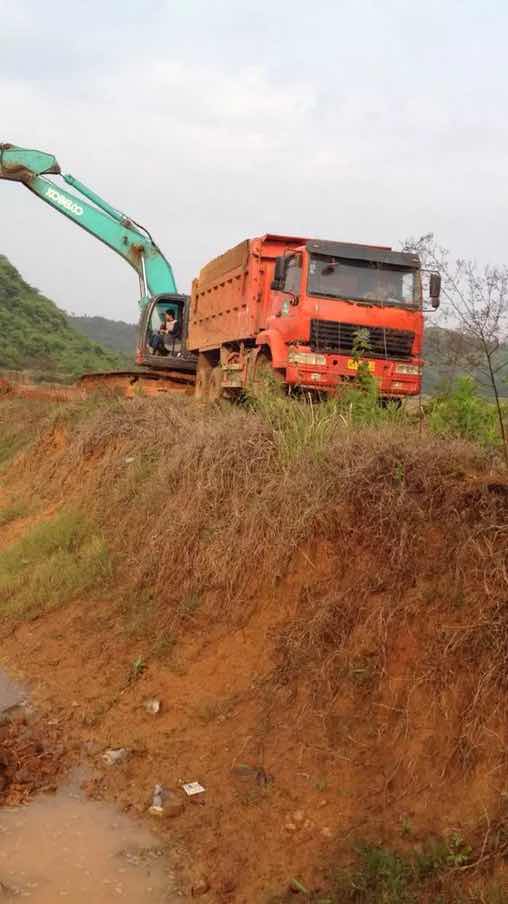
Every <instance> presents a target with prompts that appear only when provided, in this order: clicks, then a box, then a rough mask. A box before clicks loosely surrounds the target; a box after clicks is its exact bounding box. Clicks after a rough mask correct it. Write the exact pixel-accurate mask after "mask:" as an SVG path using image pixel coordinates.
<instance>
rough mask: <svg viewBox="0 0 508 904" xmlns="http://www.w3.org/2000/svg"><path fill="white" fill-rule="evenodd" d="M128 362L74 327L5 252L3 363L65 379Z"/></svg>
mask: <svg viewBox="0 0 508 904" xmlns="http://www.w3.org/2000/svg"><path fill="white" fill-rule="evenodd" d="M124 366H125V358H124V357H123V356H122V355H121V354H118V353H116V352H114V351H111V350H108V349H105V348H103V347H102V346H101V345H99V344H98V343H97V342H91V341H90V339H87V338H86V337H84V336H83V335H81V334H80V333H79V332H78V331H76V330H75V329H73V327H72V326H71V325H70V324H69V322H68V320H67V317H66V315H65V314H64V312H63V311H61V310H60V309H59V308H57V307H56V305H55V304H54V303H53V302H52V301H50V300H49V299H48V298H45V297H44V295H41V294H40V293H39V292H38V290H37V289H33V288H32V287H31V286H29V285H28V284H27V283H26V282H25V281H24V280H23V279H22V277H21V276H20V274H19V273H18V271H17V270H16V268H15V267H13V266H12V264H11V263H10V262H9V261H8V260H7V258H6V257H4V256H3V255H0V368H2V369H7V370H28V371H30V372H31V373H32V374H33V375H34V377H35V378H37V377H38V378H44V379H48V380H65V379H69V378H73V377H75V376H77V375H79V374H82V373H86V372H89V371H96V370H99V371H100V370H114V369H116V368H121V367H124Z"/></svg>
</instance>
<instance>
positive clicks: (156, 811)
mask: <svg viewBox="0 0 508 904" xmlns="http://www.w3.org/2000/svg"><path fill="white" fill-rule="evenodd" d="M166 796H167V795H166V792H165V791H164V788H163V787H162V785H156V786H155V788H154V789H153V797H152V805H151V807H150V809H149V810H148V812H149V813H151V814H152V816H162V815H163V814H164V801H165V799H166Z"/></svg>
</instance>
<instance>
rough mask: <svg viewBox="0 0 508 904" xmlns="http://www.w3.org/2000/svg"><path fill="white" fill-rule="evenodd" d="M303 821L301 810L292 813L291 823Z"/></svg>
mask: <svg viewBox="0 0 508 904" xmlns="http://www.w3.org/2000/svg"><path fill="white" fill-rule="evenodd" d="M304 819H305V813H304V812H303V810H297V811H296V813H293V822H303V821H304Z"/></svg>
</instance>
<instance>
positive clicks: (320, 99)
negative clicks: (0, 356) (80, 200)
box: [0, 0, 508, 321]
mask: <svg viewBox="0 0 508 904" xmlns="http://www.w3.org/2000/svg"><path fill="white" fill-rule="evenodd" d="M0 21H1V23H2V26H1V31H0V141H10V142H12V143H15V144H18V145H21V146H25V147H34V148H39V149H41V150H47V151H50V152H52V153H54V154H55V155H56V157H57V159H58V160H59V162H60V164H61V166H62V169H63V171H64V172H70V173H72V174H73V175H74V176H76V177H78V178H80V179H81V180H82V181H83V182H85V183H87V184H88V185H90V186H91V187H92V188H94V189H95V190H96V191H97V192H98V193H99V194H102V195H103V196H104V197H105V198H107V199H108V200H109V201H110V202H111V203H113V204H114V205H115V206H117V207H119V208H120V209H122V210H123V211H125V212H126V213H128V214H130V215H131V216H132V217H134V218H135V219H136V220H138V221H139V222H141V223H143V224H144V225H146V226H147V227H148V228H149V229H150V231H151V232H152V234H153V235H154V237H155V238H156V240H157V241H158V243H159V245H160V246H161V248H162V249H163V250H164V252H165V253H166V255H167V257H168V258H169V259H170V260H171V262H172V264H173V268H174V271H175V275H176V279H177V284H178V288H179V290H180V291H187V290H188V289H189V287H190V283H191V280H192V277H193V276H194V275H195V274H196V272H197V271H198V270H199V268H200V266H201V265H202V264H203V263H205V262H206V261H207V260H208V259H209V258H210V257H213V256H215V255H216V254H218V253H221V252H222V251H224V250H226V249H227V248H228V247H230V246H231V245H234V244H236V243H237V242H239V241H240V240H241V239H243V238H245V237H247V236H253V235H257V234H261V233H263V232H267V231H270V232H283V233H286V234H287V233H294V234H297V235H303V236H312V237H320V238H327V239H336V240H343V241H355V242H372V243H379V244H391V245H393V246H394V247H397V246H398V245H399V243H400V242H401V241H403V240H404V239H405V238H407V237H408V236H414V235H419V234H422V233H425V232H430V231H433V232H434V233H435V234H436V236H437V238H438V239H439V241H440V242H441V244H445V245H447V246H448V247H450V248H451V249H452V251H453V252H455V253H457V254H460V255H463V256H474V257H476V258H477V259H478V260H479V261H481V262H483V261H485V262H486V261H489V262H493V263H508V249H506V248H505V244H506V232H507V225H508V178H507V176H506V169H507V167H506V164H507V150H508V120H507V117H506V111H507V109H508V79H507V76H506V40H507V35H508V5H507V4H506V3H504V2H503V0H498V2H494V0H482V2H480V0H425V2H418V0H416V2H408V0H379V2H377V0H376V2H375V0H363V2H362V3H359V2H358V0H335V2H332V0H330V2H329V0H315V2H309V0H304V2H302V0H278V2H276V3H275V2H274V3H264V4H263V3H259V0H256V2H254V0H144V2H143V0H137V2H135V0H121V2H120V0H101V2H98V0H86V2H84V0H71V2H69V0H65V2H63V0H46V2H44V3H41V2H40V0H39V2H35V0H0ZM0 210H1V217H0V253H4V254H6V255H7V256H8V257H9V258H10V260H11V261H12V262H13V263H14V264H15V266H16V267H18V269H19V270H20V271H21V273H22V275H23V276H24V277H25V278H26V279H27V280H28V282H30V283H31V284H32V285H35V286H37V287H38V288H39V289H40V290H41V291H43V292H44V293H45V294H46V295H48V296H49V297H50V298H52V299H53V300H54V301H56V302H57V304H58V305H59V306H60V307H63V308H65V309H66V310H68V311H72V312H77V313H88V314H103V315H105V316H108V317H114V318H118V319H124V320H130V321H134V320H136V318H137V279H136V275H135V273H134V271H132V270H130V268H129V267H128V266H127V265H126V264H125V263H124V262H123V261H122V260H121V258H119V257H117V256H116V255H115V254H114V253H113V252H112V251H110V250H109V249H107V248H105V247H104V246H102V245H101V244H100V243H98V242H96V241H95V240H94V239H93V238H91V237H90V236H88V235H87V234H86V233H84V232H82V231H81V230H80V229H78V228H77V227H76V226H74V225H73V224H72V223H71V222H70V221H68V220H67V219H65V218H64V217H63V216H60V215H59V214H58V213H57V212H55V211H53V210H51V209H50V208H48V207H47V206H46V205H45V204H43V203H42V202H41V201H39V200H38V199H37V198H35V197H33V196H32V195H31V194H30V193H29V192H27V191H26V190H25V189H24V188H23V187H22V186H20V185H18V184H15V183H9V182H2V183H1V184H0Z"/></svg>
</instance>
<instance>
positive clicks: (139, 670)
mask: <svg viewBox="0 0 508 904" xmlns="http://www.w3.org/2000/svg"><path fill="white" fill-rule="evenodd" d="M145 671H146V662H145V660H144V659H143V657H142V656H136V658H135V659H133V660H132V662H131V667H130V671H129V683H130V684H131V683H132V682H133V681H137V680H138V678H141V675H143V673H144V672H145Z"/></svg>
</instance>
